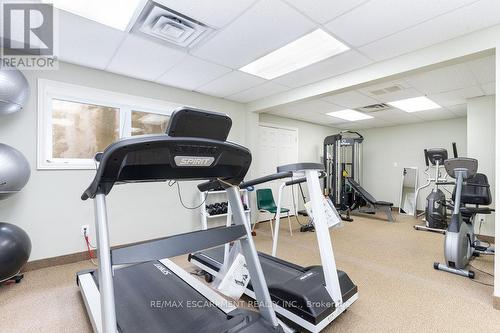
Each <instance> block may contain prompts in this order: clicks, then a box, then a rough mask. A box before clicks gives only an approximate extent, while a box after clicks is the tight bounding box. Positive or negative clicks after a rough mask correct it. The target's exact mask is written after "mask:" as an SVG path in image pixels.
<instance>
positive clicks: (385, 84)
mask: <svg viewBox="0 0 500 333" xmlns="http://www.w3.org/2000/svg"><path fill="white" fill-rule="evenodd" d="M394 86H397V87H399V88H401V89H406V88H411V86H410V84H408V82H406V81H404V80H391V81H382V82H379V83H376V84H369V85H366V86H364V87H361V88H358V89H357V90H358V91H360V92H362V93H363V94H365V95H367V96H370V97H373V98H377V96H378V95H376V94H374V93H373V92H374V91H377V90H382V89H387V88H391V87H394Z"/></svg>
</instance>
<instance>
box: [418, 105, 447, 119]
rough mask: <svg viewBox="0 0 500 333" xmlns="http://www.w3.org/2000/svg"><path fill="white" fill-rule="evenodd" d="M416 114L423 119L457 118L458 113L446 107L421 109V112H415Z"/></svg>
mask: <svg viewBox="0 0 500 333" xmlns="http://www.w3.org/2000/svg"><path fill="white" fill-rule="evenodd" d="M414 114H415V116H416V117H418V118H420V119H423V120H442V119H451V118H457V115H455V114H454V113H453V112H451V111H449V110H447V109H445V108H441V109H435V110H426V111H419V112H414Z"/></svg>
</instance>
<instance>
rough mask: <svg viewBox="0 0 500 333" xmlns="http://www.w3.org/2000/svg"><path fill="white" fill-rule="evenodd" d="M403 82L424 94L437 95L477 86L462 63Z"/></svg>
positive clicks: (472, 76) (415, 76)
mask: <svg viewBox="0 0 500 333" xmlns="http://www.w3.org/2000/svg"><path fill="white" fill-rule="evenodd" d="M405 80H406V81H407V82H409V83H410V84H411V85H412V86H413V87H415V88H417V89H418V90H419V91H421V92H423V93H424V94H437V93H441V92H446V91H451V90H456V89H460V88H464V87H470V86H473V85H475V84H477V81H476V78H475V77H474V75H473V74H472V72H471V71H470V70H469V68H468V67H467V66H466V65H465V64H463V63H462V64H456V65H452V66H446V67H443V68H439V69H435V70H433V71H428V72H424V73H419V74H416V75H412V76H409V77H407V78H405Z"/></svg>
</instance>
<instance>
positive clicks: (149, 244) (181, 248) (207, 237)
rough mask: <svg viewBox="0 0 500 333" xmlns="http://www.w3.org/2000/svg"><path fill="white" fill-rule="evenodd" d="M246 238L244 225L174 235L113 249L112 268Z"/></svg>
mask: <svg viewBox="0 0 500 333" xmlns="http://www.w3.org/2000/svg"><path fill="white" fill-rule="evenodd" d="M245 236H246V231H245V226H243V225H233V226H230V227H218V228H211V229H207V230H198V231H193V232H190V233H186V234H179V235H173V236H169V237H164V238H161V239H157V240H154V241H146V242H143V243H140V244H135V245H130V246H126V247H122V248H118V249H115V250H111V263H112V265H128V264H137V263H142V262H146V261H153V260H160V259H164V258H171V257H175V256H179V255H183V254H187V253H191V252H195V251H200V250H205V249H208V248H211V247H215V246H219V245H222V244H226V243H229V242H232V241H235V240H238V239H240V238H243V237H245Z"/></svg>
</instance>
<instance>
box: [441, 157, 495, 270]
mask: <svg viewBox="0 0 500 333" xmlns="http://www.w3.org/2000/svg"><path fill="white" fill-rule="evenodd" d="M477 165H478V162H477V160H476V159H473V158H466V157H459V158H452V159H448V160H446V161H445V162H444V166H445V169H446V172H447V173H448V175H449V176H450V177H453V178H455V179H456V184H455V189H454V191H453V195H452V200H453V205H452V206H451V208H452V209H453V215H452V216H451V221H450V224H449V225H448V228H447V230H446V236H445V241H444V257H445V261H446V263H445V264H440V263H437V262H436V263H434V268H435V269H437V270H442V271H445V272H449V273H453V274H458V275H461V276H465V277H469V278H471V279H473V278H474V272H473V271H470V270H467V269H466V267H467V265H469V262H470V261H471V259H472V258H473V257H477V256H479V255H481V254H495V248H494V247H492V246H482V245H481V242H480V241H479V240H478V239H477V238H476V235H475V233H474V218H475V216H476V214H491V213H492V212H494V211H495V210H494V209H491V208H489V207H479V206H480V205H481V206H487V205H490V204H491V201H492V199H491V192H490V185H489V183H488V178H487V177H486V175H484V174H481V173H477ZM468 204H469V205H475V206H466V205H468Z"/></svg>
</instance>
